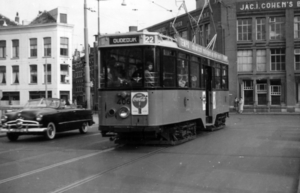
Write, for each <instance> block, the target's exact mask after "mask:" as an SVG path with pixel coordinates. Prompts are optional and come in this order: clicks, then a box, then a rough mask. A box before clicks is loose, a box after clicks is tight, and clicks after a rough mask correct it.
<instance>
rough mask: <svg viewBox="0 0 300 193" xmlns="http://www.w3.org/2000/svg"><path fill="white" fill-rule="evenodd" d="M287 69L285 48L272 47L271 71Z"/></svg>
mask: <svg viewBox="0 0 300 193" xmlns="http://www.w3.org/2000/svg"><path fill="white" fill-rule="evenodd" d="M284 70H285V49H271V71H284Z"/></svg>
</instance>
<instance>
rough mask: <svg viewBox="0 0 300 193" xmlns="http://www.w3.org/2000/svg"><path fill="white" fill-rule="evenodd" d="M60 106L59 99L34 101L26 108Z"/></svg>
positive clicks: (30, 101)
mask: <svg viewBox="0 0 300 193" xmlns="http://www.w3.org/2000/svg"><path fill="white" fill-rule="evenodd" d="M59 106H60V100H59V99H44V98H42V99H32V100H29V101H28V102H27V104H26V105H25V108H42V107H48V108H58V107H59Z"/></svg>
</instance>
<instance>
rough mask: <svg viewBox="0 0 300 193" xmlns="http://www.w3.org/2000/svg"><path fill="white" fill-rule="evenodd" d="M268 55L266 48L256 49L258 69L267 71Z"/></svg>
mask: <svg viewBox="0 0 300 193" xmlns="http://www.w3.org/2000/svg"><path fill="white" fill-rule="evenodd" d="M266 64H267V55H266V50H256V70H257V71H259V72H263V71H266Z"/></svg>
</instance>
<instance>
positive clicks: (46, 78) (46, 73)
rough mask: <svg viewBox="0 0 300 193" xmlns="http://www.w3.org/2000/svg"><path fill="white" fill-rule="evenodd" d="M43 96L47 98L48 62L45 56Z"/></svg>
mask: <svg viewBox="0 0 300 193" xmlns="http://www.w3.org/2000/svg"><path fill="white" fill-rule="evenodd" d="M45 61H46V63H45V92H46V93H45V98H46V99H47V98H48V88H47V83H48V77H47V76H48V69H47V68H48V64H47V58H45Z"/></svg>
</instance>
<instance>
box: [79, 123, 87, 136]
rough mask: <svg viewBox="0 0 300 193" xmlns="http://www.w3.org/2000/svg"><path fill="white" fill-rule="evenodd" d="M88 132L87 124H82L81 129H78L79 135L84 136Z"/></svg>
mask: <svg viewBox="0 0 300 193" xmlns="http://www.w3.org/2000/svg"><path fill="white" fill-rule="evenodd" d="M88 130H89V124H88V123H87V122H84V123H82V125H81V127H80V128H79V131H80V133H82V134H84V133H86V132H87V131H88Z"/></svg>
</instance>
